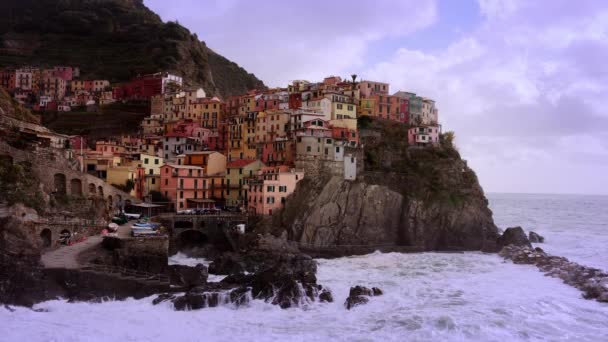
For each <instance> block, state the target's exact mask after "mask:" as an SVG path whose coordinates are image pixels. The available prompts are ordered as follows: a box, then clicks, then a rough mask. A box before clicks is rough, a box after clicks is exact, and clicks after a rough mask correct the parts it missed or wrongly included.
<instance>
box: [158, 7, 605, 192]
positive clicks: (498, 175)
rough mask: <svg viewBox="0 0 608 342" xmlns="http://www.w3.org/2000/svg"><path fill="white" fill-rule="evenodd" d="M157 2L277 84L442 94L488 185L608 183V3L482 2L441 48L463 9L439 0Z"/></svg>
mask: <svg viewBox="0 0 608 342" xmlns="http://www.w3.org/2000/svg"><path fill="white" fill-rule="evenodd" d="M146 5H148V6H150V7H151V8H152V9H154V10H156V11H157V12H159V13H161V15H162V17H163V19H165V20H173V19H176V18H177V19H179V21H180V23H182V24H184V25H185V26H187V27H188V28H190V29H191V30H192V31H194V32H196V33H198V36H199V37H201V39H204V40H205V41H206V42H207V44H208V46H209V47H211V48H212V49H215V50H216V51H218V52H219V53H221V54H222V55H224V56H226V57H228V58H230V59H232V60H234V61H236V62H237V63H239V64H240V65H241V66H243V67H245V68H246V69H247V70H249V71H250V72H254V73H255V74H256V75H257V76H258V77H260V78H261V79H263V80H264V81H265V82H266V83H267V84H269V85H271V86H285V84H286V83H287V82H288V81H289V80H293V79H309V80H319V79H321V78H322V77H324V76H327V75H331V74H334V75H339V76H346V75H349V74H350V73H351V72H356V73H357V74H358V75H360V76H361V77H363V78H365V79H372V80H382V81H387V82H390V84H391V91H397V90H409V91H414V92H417V93H420V94H423V95H425V96H428V97H431V98H434V99H435V100H437V103H438V106H439V116H440V120H441V121H442V123H443V126H444V129H449V130H455V131H456V136H457V144H458V145H459V146H460V149H461V153H462V155H463V156H464V157H465V158H466V159H467V160H468V161H469V164H470V165H471V166H473V167H474V168H475V170H476V171H477V173H478V175H479V178H480V180H481V182H482V185H483V186H484V187H485V188H486V190H489V191H514V192H571V193H584V192H594V193H597V192H603V193H607V192H608V177H606V176H605V175H606V174H608V165H607V164H608V163H607V160H608V158H607V157H608V111H607V110H606V94H608V63H606V60H608V6H607V4H606V2H605V1H603V0H583V1H571V0H552V1H550V2H547V1H528V0H478V8H479V14H480V17H479V18H480V19H479V20H480V22H479V23H476V26H474V27H473V29H469V31H464V32H460V33H459V34H458V35H455V36H454V37H457V38H453V39H456V40H453V41H451V42H448V43H447V44H446V46H443V47H441V46H440V47H437V46H436V45H437V44H430V45H433V46H434V48H433V49H432V50H431V49H430V48H427V49H424V48H421V47H420V46H423V45H424V44H420V41H424V40H425V39H429V40H433V41H438V42H443V41H445V40H441V39H438V36H436V35H437V34H442V32H437V30H438V27H441V25H435V24H437V23H438V20H442V19H445V16H449V15H451V14H450V13H443V12H442V13H438V11H439V7H438V4H437V3H436V1H435V0H427V1H415V0H395V1H389V0H381V1H374V2H365V3H363V2H355V1H346V0H342V1H323V2H321V1H316V0H315V1H309V2H288V3H287V2H283V1H278V0H268V1H247V0H229V1H225V0H215V1H210V0H209V1H196V0H174V1H171V2H167V1H161V0H146ZM477 19H478V18H477V17H475V18H474V19H469V20H477ZM463 27H471V26H467V25H464V26H463ZM434 30H435V31H434ZM446 30H449V28H447V29H446ZM443 33H445V34H447V33H448V32H443ZM408 37H414V38H416V39H412V40H409V39H408ZM412 41H417V42H418V43H417V45H415V46H412V45H408V42H409V43H411V42H412ZM376 49H378V50H377V51H376ZM382 54H385V56H382ZM372 55H373V59H374V60H373V62H372V61H370V58H371V57H372Z"/></svg>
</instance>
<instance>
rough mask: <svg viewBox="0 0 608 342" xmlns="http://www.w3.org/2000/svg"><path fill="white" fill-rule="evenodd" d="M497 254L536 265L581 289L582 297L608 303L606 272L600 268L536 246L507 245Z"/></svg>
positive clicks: (515, 261)
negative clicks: (550, 252) (555, 254)
mask: <svg viewBox="0 0 608 342" xmlns="http://www.w3.org/2000/svg"><path fill="white" fill-rule="evenodd" d="M499 255H500V256H502V257H504V258H505V259H510V260H512V261H513V263H515V264H531V265H536V267H538V269H539V270H541V271H542V272H544V273H545V274H546V275H547V276H550V277H554V278H560V279H562V280H563V281H564V283H566V284H568V285H570V286H573V287H576V288H577V289H579V290H581V291H582V292H583V297H584V298H586V299H595V300H597V301H599V302H605V303H608V274H607V273H605V272H603V271H602V270H599V269H597V268H592V267H586V266H582V265H579V264H577V263H574V262H571V261H569V260H568V259H566V258H563V257H558V256H552V255H548V254H547V253H545V252H544V251H543V250H542V249H541V248H538V247H537V248H535V249H532V248H530V247H528V246H516V245H508V246H506V247H504V248H503V249H502V250H501V251H500V253H499Z"/></svg>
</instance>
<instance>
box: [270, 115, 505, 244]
mask: <svg viewBox="0 0 608 342" xmlns="http://www.w3.org/2000/svg"><path fill="white" fill-rule="evenodd" d="M373 124H374V125H375V126H373V127H371V128H370V127H368V128H365V129H362V130H361V139H362V143H363V144H364V145H365V152H364V155H362V154H363V153H360V151H359V153H360V155H359V157H358V158H359V159H364V168H365V169H364V170H359V171H358V175H357V180H355V181H346V180H344V179H343V177H340V176H331V173H330V172H329V171H327V170H321V171H319V172H320V175H319V176H311V177H305V178H304V179H303V180H302V181H300V182H299V183H298V186H297V190H296V192H295V193H294V195H293V196H291V197H290V198H289V200H288V201H287V203H286V205H285V208H284V210H282V211H280V212H278V213H277V214H276V215H273V219H274V220H273V222H272V224H270V225H269V226H271V227H272V228H269V230H270V231H272V233H273V234H274V235H276V236H279V235H280V234H282V233H283V231H286V232H287V234H288V238H289V240H295V241H298V242H299V243H300V244H301V246H300V248H304V247H302V246H305V247H306V248H310V249H311V250H312V249H315V248H325V249H327V250H330V249H331V251H340V249H344V252H343V253H342V254H356V253H357V251H356V248H349V246H354V247H357V246H359V247H360V248H361V251H362V253H369V252H370V248H365V247H366V246H370V247H374V248H376V249H380V250H385V249H386V248H390V246H402V247H411V248H410V249H409V250H407V249H404V251H431V250H484V251H497V249H496V246H495V243H496V238H497V237H498V230H497V228H496V226H495V225H494V222H493V219H492V212H491V211H490V209H489V208H488V201H487V199H486V198H485V196H484V193H483V190H482V189H481V187H480V185H479V182H478V180H477V177H476V175H475V173H474V172H473V170H471V169H470V168H469V167H468V166H467V164H466V162H465V161H463V160H462V159H461V158H460V155H459V154H458V152H457V151H456V150H455V149H454V148H453V147H452V146H451V145H450V144H448V143H445V144H442V145H441V146H438V147H428V148H414V147H408V146H407V142H406V141H404V138H403V137H405V136H407V126H406V125H395V124H391V125H389V124H383V123H382V122H380V121H378V122H376V121H373ZM301 164H302V165H296V166H297V167H302V168H308V169H307V172H309V171H311V170H312V167H311V166H310V165H308V164H305V163H303V162H301ZM309 169H310V170H309ZM313 171H314V170H313ZM307 174H308V173H307ZM347 248H348V249H347ZM303 250H304V251H305V252H307V253H308V252H310V251H308V250H306V249H303ZM392 250H395V249H392ZM372 251H373V249H372Z"/></svg>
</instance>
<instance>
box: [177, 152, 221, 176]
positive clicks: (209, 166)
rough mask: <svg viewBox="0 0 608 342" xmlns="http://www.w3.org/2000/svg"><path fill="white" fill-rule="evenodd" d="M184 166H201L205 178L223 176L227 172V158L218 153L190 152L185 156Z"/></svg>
mask: <svg viewBox="0 0 608 342" xmlns="http://www.w3.org/2000/svg"><path fill="white" fill-rule="evenodd" d="M183 156H184V161H183V165H192V166H200V167H202V168H203V172H204V174H205V176H212V175H220V174H221V175H223V174H224V173H225V172H226V156H225V155H223V154H221V153H219V152H216V151H199V152H190V153H186V154H184V155H183Z"/></svg>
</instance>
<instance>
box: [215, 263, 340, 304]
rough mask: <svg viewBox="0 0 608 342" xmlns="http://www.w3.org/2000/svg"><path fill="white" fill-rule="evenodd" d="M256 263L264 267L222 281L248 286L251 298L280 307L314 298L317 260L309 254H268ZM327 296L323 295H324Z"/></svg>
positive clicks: (316, 289) (223, 282)
mask: <svg viewBox="0 0 608 342" xmlns="http://www.w3.org/2000/svg"><path fill="white" fill-rule="evenodd" d="M258 256H259V255H258ZM258 266H259V267H263V269H261V270H259V271H257V272H256V273H254V274H232V275H230V276H228V277H226V278H225V279H224V280H222V282H221V283H222V284H225V285H226V284H228V285H233V286H234V285H240V287H241V288H242V289H243V288H250V289H251V295H252V296H253V298H258V299H263V300H265V301H269V302H270V303H272V304H274V305H279V306H280V307H281V308H289V307H293V306H298V305H300V304H301V303H302V302H305V301H308V300H310V301H314V300H315V299H316V298H315V297H316V295H317V293H318V291H319V290H318V285H317V277H316V272H317V263H316V262H315V261H314V260H313V259H312V258H311V257H309V256H308V255H305V254H267V259H266V260H265V262H264V263H261V264H258ZM325 291H327V292H329V290H325ZM321 292H323V291H321ZM329 296H330V295H329V294H324V295H323V297H324V298H326V299H328V298H329Z"/></svg>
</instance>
